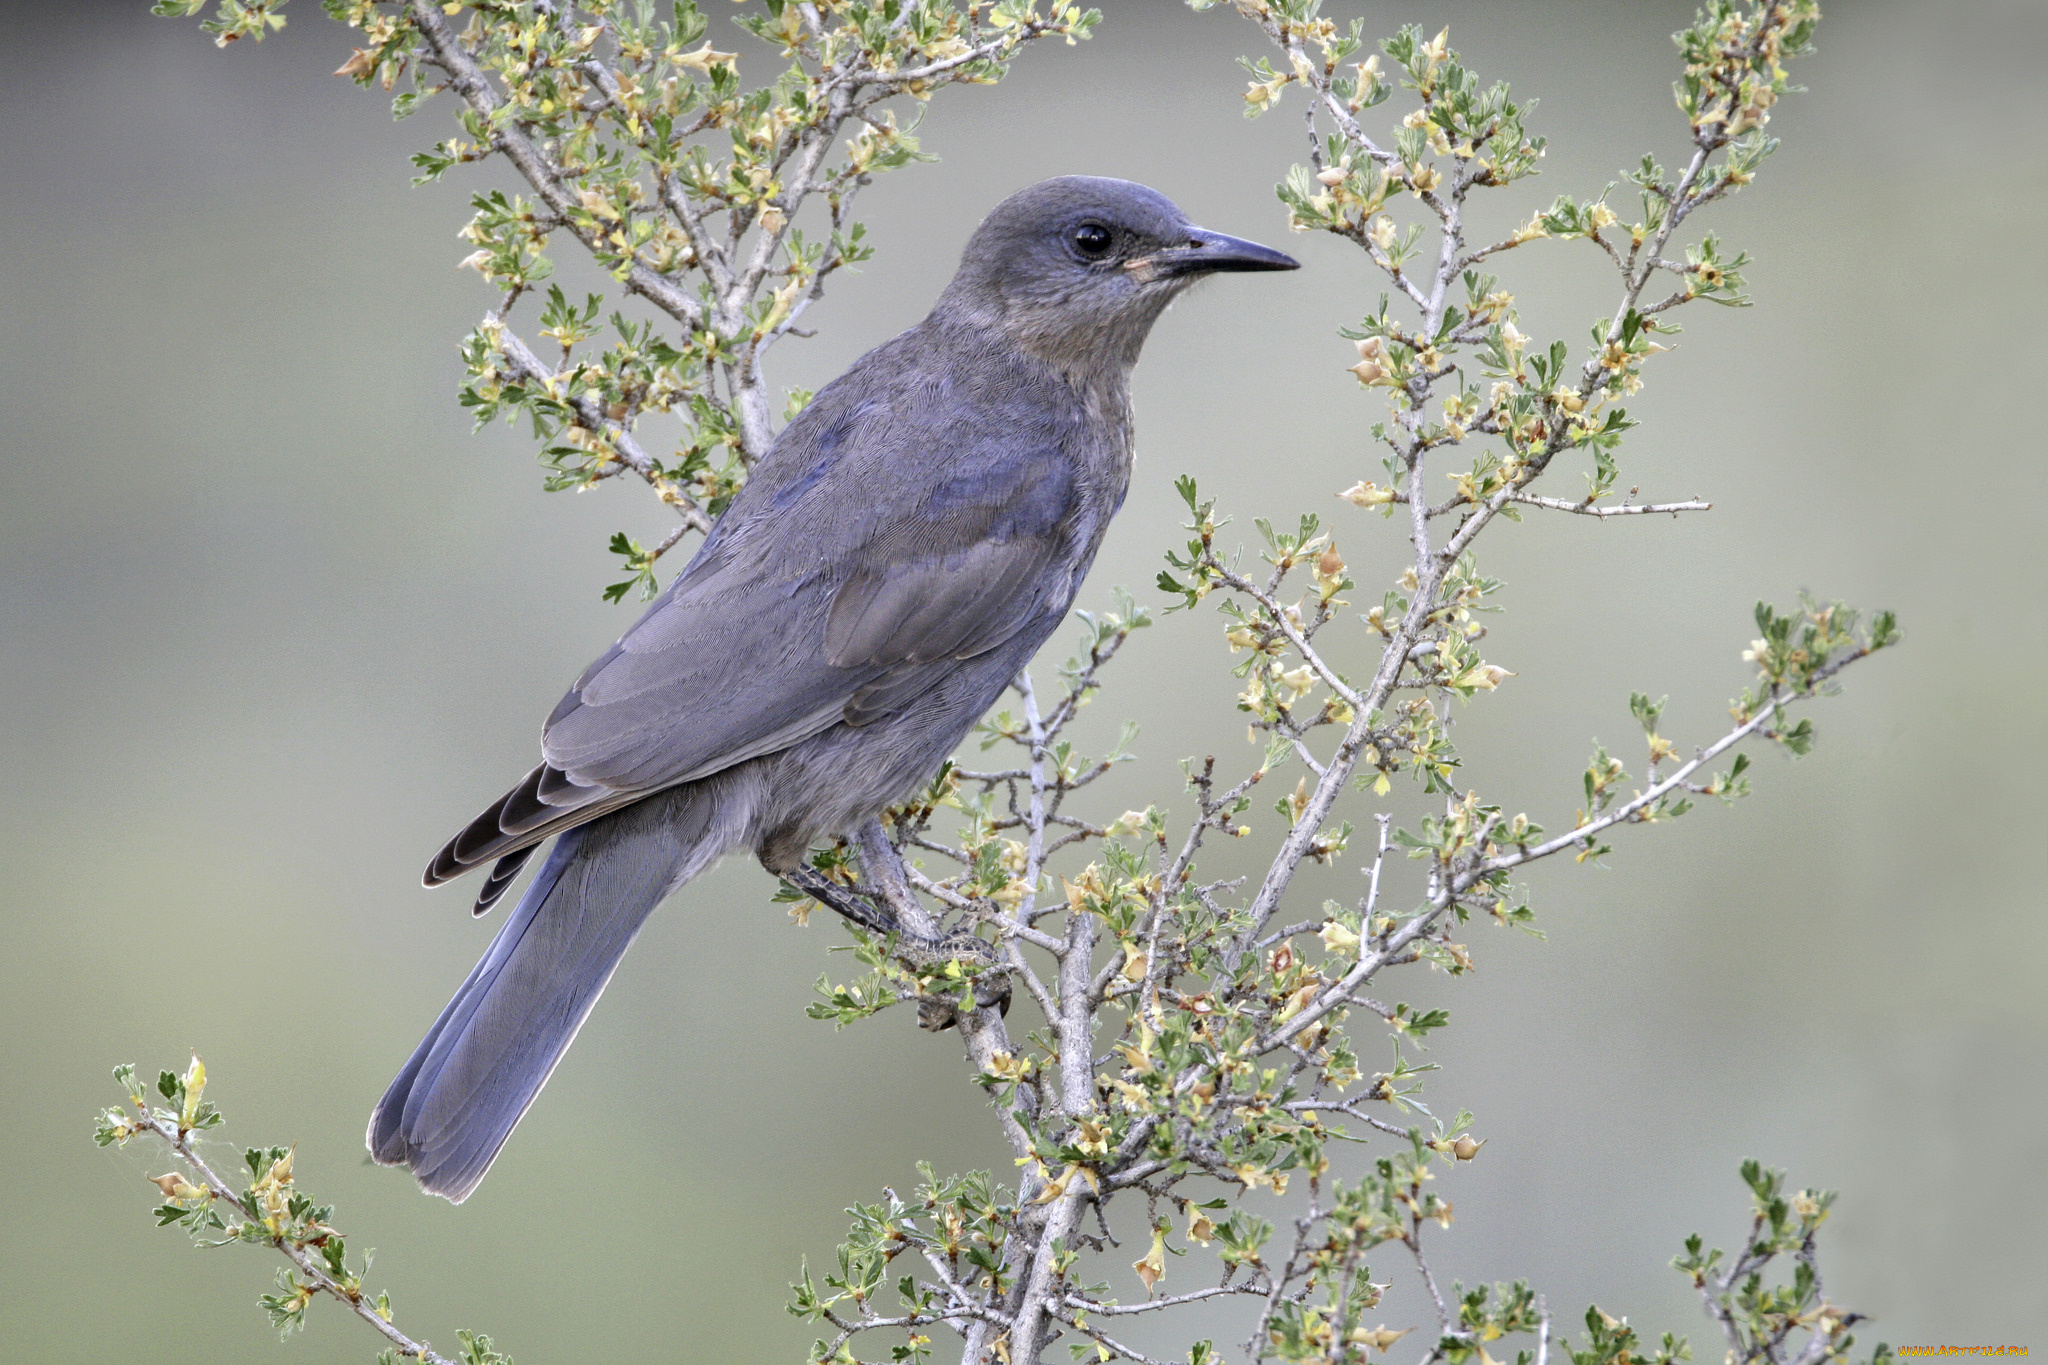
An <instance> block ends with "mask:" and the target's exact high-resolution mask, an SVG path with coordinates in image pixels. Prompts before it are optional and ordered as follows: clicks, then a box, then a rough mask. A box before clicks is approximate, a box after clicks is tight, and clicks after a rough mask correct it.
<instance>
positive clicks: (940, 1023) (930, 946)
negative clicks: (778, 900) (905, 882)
mask: <svg viewBox="0 0 2048 1365" xmlns="http://www.w3.org/2000/svg"><path fill="white" fill-rule="evenodd" d="M783 880H784V881H787V882H788V883H789V884H790V885H791V886H794V887H795V888H796V889H797V890H799V891H801V892H803V893H804V894H805V895H806V896H809V897H810V898H811V899H812V900H814V901H816V902H818V903H819V904H820V905H822V906H824V907H825V908H826V909H827V910H830V911H832V912H833V913H834V914H836V915H838V916H840V917H841V918H842V919H845V920H847V921H848V922H850V923H853V924H857V925H859V926H860V927H861V928H863V929H866V930H867V931H868V932H869V933H873V934H880V935H883V936H884V937H893V939H894V940H895V956H896V957H897V959H898V960H900V961H902V962H904V963H905V964H907V965H908V966H910V967H912V968H916V969H924V970H930V969H933V968H939V969H943V968H945V967H947V966H948V965H950V964H952V963H956V962H957V963H960V964H962V965H963V966H965V967H967V968H968V969H969V970H968V971H967V973H966V977H967V979H968V980H971V981H972V982H973V986H974V1003H975V1005H976V1006H977V1007H979V1008H983V1009H986V1008H988V1007H989V1006H991V1005H992V1006H994V1007H995V1008H996V1009H997V1011H999V1012H1000V1013H1003V1014H1008V1013H1009V1010H1010V980H1009V976H1008V975H1007V973H1006V972H1005V971H1004V970H1003V965H1002V959H1001V958H1000V957H998V956H997V954H996V950H995V949H994V948H992V947H990V946H989V944H988V942H987V941H986V940H984V939H981V938H979V937H977V936H975V935H974V934H972V933H969V932H967V931H966V930H964V929H958V930H955V931H953V932H951V933H918V932H917V931H915V930H913V929H912V928H911V927H910V926H908V925H906V924H904V923H903V921H902V919H901V918H900V917H898V915H897V914H896V912H895V911H894V910H892V909H891V908H890V907H889V906H888V904H887V903H886V902H885V901H884V900H883V899H882V898H881V897H880V896H879V895H874V894H870V893H868V892H866V891H860V890H856V889H855V888H853V887H851V886H847V885H846V884H845V883H843V882H836V881H833V880H832V879H831V878H830V877H827V876H826V875H824V874H823V873H822V872H819V871H818V870H817V869H816V868H813V867H811V866H810V865H808V864H804V865H801V866H799V867H797V868H796V869H795V870H794V871H792V872H787V873H784V874H783ZM960 1003H961V1002H960V1001H959V1000H958V999H957V998H956V997H955V996H954V995H952V994H923V995H920V996H918V1001H917V1021H918V1024H919V1026H920V1027H922V1028H927V1029H930V1030H932V1031H933V1032H937V1031H939V1030H942V1029H948V1028H951V1027H953V1025H954V1024H956V1023H958V1022H959V1006H960Z"/></svg>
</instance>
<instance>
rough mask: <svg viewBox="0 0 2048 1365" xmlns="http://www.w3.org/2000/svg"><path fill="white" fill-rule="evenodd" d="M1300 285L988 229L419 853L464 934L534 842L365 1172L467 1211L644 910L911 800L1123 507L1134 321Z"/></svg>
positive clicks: (1240, 263)
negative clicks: (1198, 284) (467, 918)
mask: <svg viewBox="0 0 2048 1365" xmlns="http://www.w3.org/2000/svg"><path fill="white" fill-rule="evenodd" d="M1296 266H1297V263H1296V262H1295V261H1294V260H1292V259H1291V258H1289V257H1287V256H1285V255H1283V254H1281V253H1280V252H1278V251H1274V250H1272V249H1271V248H1268V247H1263V246H1259V245H1257V244H1256V243H1253V242H1247V241H1241V240H1239V239H1237V238H1235V237H1226V236H1224V235H1222V234H1221V233H1216V232H1210V231H1208V230H1206V229H1204V228H1199V227H1195V226H1193V225H1192V224H1190V223H1189V222H1188V220H1187V218H1186V216H1185V215H1183V214H1182V213H1181V211H1180V210H1179V209H1177V208H1175V207H1174V205H1173V204H1172V203H1171V202H1169V201H1168V200H1167V199H1166V198H1165V197H1164V196H1162V195H1160V194H1158V193H1156V192H1155V191H1153V190H1150V189H1147V188H1145V187H1144V186H1142V185H1137V184H1133V183H1131V182H1129V181H1124V180H1106V179H1095V178H1090V177H1081V176H1067V177H1062V178H1060V179H1057V180H1048V181H1045V182H1044V183H1042V184H1038V185H1034V186H1032V187H1031V188H1029V189H1026V190H1023V191H1021V192H1019V193H1017V194H1015V195H1013V196H1011V197H1010V198H1009V199H1006V200H1004V201H1003V202H1002V203H1001V204H1000V205H998V206H997V207H996V209H995V211H994V212H993V213H991V214H990V215H989V216H988V218H987V220H986V221H984V222H983V223H982V225H981V226H980V228H979V229H977V230H976V232H975V233H974V235H973V237H972V238H971V239H970V240H969V241H968V243H967V249H966V252H965V253H964V255H963V256H962V259H961V262H960V268H959V270H958V272H957V273H956V274H955V275H954V277H953V280H952V283H951V284H950V285H948V286H947V288H946V290H945V292H944V293H943V294H941V295H940V297H939V300H938V303H937V305H936V306H935V307H934V308H933V309H932V312H931V315H930V316H929V317H927V318H926V319H925V320H924V321H923V322H921V323H919V324H918V325H917V326H915V327H913V328H911V329H910V330H909V331H907V332H904V333H903V334H902V335H901V336H898V337H897V338H895V339H894V340H893V341H889V342H886V343H884V344H883V345H881V346H878V347H877V348H875V349H874V350H872V351H870V352H868V353H867V354H866V355H864V356H862V357H861V358H860V359H859V360H857V361H855V362H854V364H853V366H852V367H851V368H850V369H848V370H847V372H846V373H845V374H843V375H841V376H840V377H839V378H838V379H836V380H834V381H833V382H832V383H830V384H828V385H827V386H826V387H825V388H823V389H822V390H820V391H819V393H818V394H817V396H816V397H815V398H813V399H812V400H811V402H810V404H809V406H807V407H806V408H804V410H803V411H802V412H801V413H800V414H799V415H798V416H797V417H796V418H795V420H793V421H792V422H791V423H790V424H789V426H788V427H787V428H786V429H784V430H783V432H782V433H781V434H780V435H779V436H778V437H777V438H776V440H775V442H774V445H773V447H772V448H771V449H770V450H769V451H768V453H767V455H766V456H764V457H763V458H762V460H761V461H760V463H759V464H758V465H757V467H756V468H755V469H754V471H753V475H752V477H751V479H750V480H749V482H748V483H747V485H746V487H745V488H744V489H743V490H742V491H741V492H740V493H739V495H738V496H737V497H735V498H734V499H733V501H732V504H731V506H730V507H729V508H728V509H727V510H726V512H725V515H724V516H722V517H721V518H720V519H719V521H718V523H717V525H716V526H715V527H714V528H713V530H712V532H711V534H710V536H709V537H708V538H707V539H706V541H705V542H704V545H703V548H702V549H700V550H699V551H698V553H697V555H696V557H695V558H694V559H692V560H691V561H690V563H689V565H688V566H687V567H686V568H685V569H684V570H683V571H682V573H681V574H679V575H678V576H677V577H676V579H675V581H674V582H673V583H671V584H670V585H669V587H668V588H667V590H666V591H664V592H663V593H662V594H661V596H660V598H659V599H658V600H657V601H656V602H655V603H654V604H653V605H652V606H651V607H649V608H648V610H647V613H646V614H645V615H644V616H642V617H641V618H640V619H639V620H638V621H636V622H635V623H634V624H633V626H632V628H631V629H629V630H628V631H627V632H626V633H625V634H624V635H622V636H620V637H619V640H618V643H616V644H614V645H613V646H612V647H611V648H610V649H608V650H606V651H605V652H604V654H603V655H602V656H600V657H599V658H598V660H597V661H596V662H595V663H593V664H591V666H590V667H589V668H588V669H586V670H585V671H584V673H583V676H582V677H581V678H579V679H577V681H576V685H575V686H574V687H572V688H570V689H569V693H568V695H567V696H565V697H563V698H562V701H561V704H560V705H558V706H557V707H555V709H554V713H553V714H552V715H550V716H549V717H548V719H547V724H546V726H545V728H544V729H543V732H542V741H541V755H542V760H543V761H542V762H541V764H540V766H539V767H537V768H535V769H534V770H533V771H532V772H530V773H528V774H527V775H526V778H525V780H523V781H522V782H520V783H519V785H518V786H516V787H514V788H513V789H512V790H511V791H510V792H508V793H507V794H506V795H505V796H504V797H503V798H502V799H500V800H499V801H497V802H495V803H493V804H492V806H491V807H490V809H489V810H487V811H485V812H484V813H483V814H482V815H480V816H478V817H477V819H476V820H475V821H474V822H472V823H471V824H470V826H469V827H468V828H467V829H465V830H463V831H462V833H460V834H458V835H457V836H456V837H455V838H454V839H453V840H452V841H450V842H449V844H448V846H447V847H446V848H444V849H442V850H441V852H440V853H439V854H438V855H437V856H436V857H435V858H434V861H433V864H432V865H431V866H430V867H429V868H428V870H427V875H426V882H427V885H429V886H434V885H438V884H439V883H442V882H445V881H448V880H449V879H451V878H453V877H457V876H460V875H461V874H462V873H464V872H466V871H468V870H469V869H471V868H473V867H480V866H483V865H484V864H486V863H492V864H495V866H493V868H492V870H491V872H490V875H489V877H488V878H487V879H486V881H485V883H484V886H483V890H482V892H481V894H480V895H479V896H478V898H477V902H476V910H477V913H478V914H482V913H483V912H484V911H485V910H487V909H489V908H490V907H491V905H492V904H493V903H494V902H496V901H497V900H498V898H499V897H501V896H503V895H504V894H505V891H506V889H507V888H508V887H509V886H510V885H511V883H512V881H513V879H514V878H515V877H516V876H517V875H518V873H519V870H520V867H521V866H522V864H524V863H525V861H526V860H527V858H528V856H529V855H530V854H531V853H532V852H533V850H534V848H535V847H536V846H538V845H539V844H541V843H543V842H544V841H546V840H547V839H548V838H549V837H550V836H552V835H560V836H561V837H560V839H559V840H558V841H557V842H556V844H555V846H554V849H553V851H552V852H551V853H550V854H549V855H548V858H547V860H546V861H545V862H544V863H543V864H542V865H541V869H540V871H539V873H538V874H537V875H536V876H535V877H534V879H533V882H532V884H531V885H529V886H528V888H527V890H526V894H525V895H524V896H523V897H522V898H521V899H520V901H519V904H518V908H517V909H515V910H514V911H513V912H512V915H511V918H510V920H509V922H507V923H506V925H505V927H504V928H503V929H502V930H501V931H500V932H499V934H498V936H497V938H496V939H495V940H494V941H493V942H492V943H491V946H490V950H489V951H488V952H486V953H485V954H484V958H483V960H482V961H481V962H479V963H478V964H477V965H476V969H475V970H474V971H472V972H471V973H470V974H469V979H468V980H467V981H464V982H463V983H462V987H461V989H459V990H457V991H456V993H455V998H454V999H453V1000H451V1001H449V1003H448V1007H447V1008H446V1009H444V1010H443V1011H442V1012H441V1017H440V1018H439V1019H437V1020H436V1021H435V1022H434V1026H433V1028H432V1029H431V1030H430V1031H429V1032H428V1034H427V1036H426V1039H425V1040H424V1041H423V1042H421V1044H420V1045H419V1049H418V1050H417V1051H416V1052H414V1053H413V1055H412V1059H411V1060H410V1061H408V1062H407V1063H406V1064H405V1068H404V1069H403V1070H402V1071H400V1072H399V1073H398V1078H397V1079H396V1080H394V1081H393V1082H392V1083H391V1087H390V1089H389V1090H387V1091H386V1092H385V1094H384V1098H383V1100H382V1101H381V1102H380V1103H379V1104H378V1105H377V1109H376V1112H375V1113H374V1114H372V1115H371V1117H370V1128H369V1137H368V1142H369V1148H370V1152H371V1154H372V1155H373V1156H374V1157H375V1158H376V1159H377V1160H378V1161H379V1162H382V1163H384V1164H386V1165H406V1166H410V1167H411V1168H412V1170H413V1173H414V1174H415V1175H416V1176H417V1177H418V1179H419V1182H420V1184H421V1185H422V1186H423V1187H424V1188H425V1189H427V1190H428V1191H430V1192H432V1193H434V1194H439V1195H443V1196H446V1197H447V1198H448V1199H451V1200H453V1201H455V1202H458V1203H459V1202H461V1201H462V1200H463V1199H465V1198H467V1197H468V1196H469V1194H470V1192H471V1191H472V1190H474V1189H475V1188H476V1186H477V1182H478V1181H480V1180H482V1179H483V1176H484V1173H485V1172H486V1171H487V1170H489V1169H490V1165H491V1163H492V1161H493V1160H495V1159H496V1157H497V1155H498V1151H499V1149H500V1148H501V1147H502V1146H503V1145H504V1143H505V1139H506V1138H507V1137H508V1136H509V1135H510V1134H511V1132H512V1129H513V1126H514V1125H515V1124H517V1123H518V1122H519V1119H520V1116H521V1115H523V1114H524V1113H525V1112H526V1109H527V1107H528V1106H529V1105H531V1104H532V1103H533V1100H534V1096H535V1095H537V1094H538V1093H539V1092H540V1089H541V1087H542V1085H544V1084H545V1083H546V1081H547V1078H548V1074H549V1073H550V1072H551V1071H552V1070H553V1069H554V1066H555V1064H556V1063H557V1062H558V1061H560V1060H561V1057H562V1054H563V1052H565V1051H566V1050H567V1049H568V1046H569V1043H570V1041H571V1040H572V1039H573V1038H574V1037H575V1035H576V1030H577V1029H578V1028H579V1027H581V1025H582V1023H583V1020H584V1018H585V1016H586V1015H588V1014H589V1012H590V1008H591V1006H592V1005H593V1004H595V1003H596V1001H597V997H598V995H599V994H600V993H601V992H602V991H603V990H604V987H605V983H606V982H607V981H608V980H610V978H611V974H612V972H613V970H614V969H615V968H616V967H617V966H618V964H619V960H620V958H621V957H622V956H623V955H624V954H625V951H626V948H627V946H628V945H629V944H631V942H632V940H633V936H634V935H635V934H636V933H638V932H639V929H640V926H641V924H642V923H643V922H645V920H646V918H647V915H648V913H649V912H650V911H651V910H653V909H654V907H655V905H656V904H658V903H659V902H660V901H661V900H662V899H663V898H664V897H665V896H667V895H668V894H669V893H670V892H672V891H674V890H676V888H678V887H680V886H681V885H682V884H683V883H685V882H687V881H689V880H690V879H691V878H692V877H695V876H696V875H697V874H698V873H700V872H702V871H704V870H705V869H706V868H708V867H710V866H711V864H712V863H714V862H715V861H717V859H718V858H719V857H720V856H721V855H723V854H725V853H728V852H731V851H734V850H737V849H749V850H752V851H753V852H754V853H755V854H756V855H757V856H758V857H759V858H760V860H761V862H762V864H763V865H764V866H766V867H767V868H768V869H769V870H770V871H772V872H775V873H777V874H780V875H782V876H785V877H789V878H792V879H793V880H798V881H799V884H800V885H808V884H809V883H808V882H807V881H805V880H802V874H803V873H804V872H807V871H808V870H807V869H804V867H803V860H804V856H805V854H806V852H807V851H808V850H809V848H810V847H811V845H812V844H813V843H814V842H816V841H818V840H821V839H826V838H832V837H837V836H840V835H844V834H850V833H853V832H854V831H856V830H857V829H859V828H860V827H861V826H862V825H863V824H864V823H865V822H868V821H871V820H873V819H874V817H875V816H876V815H877V814H878V813H880V812H881V811H882V810H884V809H886V808H887V807H888V806H890V805H892V804H894V803H895V802H897V801H900V800H902V799H903V798H904V797H905V796H907V795H908V794H909V793H910V792H911V791H913V790H914V789H915V788H916V787H917V786H918V785H919V784H920V783H922V782H924V781H927V780H929V778H930V777H931V775H932V773H933V772H934V771H935V770H936V769H937V768H938V765H939V764H940V762H941V761H943V760H944V759H945V757H946V756H947V755H948V754H949V753H951V752H952V750H953V748H954V747H955V746H956V745H957V744H958V743H959V742H960V741H961V739H962V738H963V737H964V736H965V735H966V733H967V731H968V729H969V728H970V727H971V726H972V725H973V724H974V722H975V720H976V719H978V718H979V717H980V716H981V714H982V713H983V712H984V711H985V710H987V709H988V707H989V706H991V705H992V704H993V703H994V702H995V701H996V699H997V697H999V696H1000V695H1001V694H1002V691H1003V689H1004V687H1005V686H1007V685H1008V684H1009V682H1010V680H1011V679H1012V678H1013V677H1015V676H1016V674H1017V671H1018V670H1019V669H1021V668H1022V667H1023V666H1024V665H1025V663H1026V662H1028V661H1029V660H1030V658H1031V656H1032V654H1033V653H1034V652H1035V651H1036V650H1037V649H1038V647H1039V645H1040V644H1042V643H1043V642H1044V641H1045V639H1046V637H1047V636H1048V635H1050V634H1051V633H1052V631H1053V630H1054V629H1055V628H1056V627H1057V626H1058V624H1059V623H1060V621H1061V620H1062V619H1063V618H1064V617H1065V616H1066V614H1067V611H1068V608H1069V607H1070V606H1071V605H1072V603H1073V600H1074V594H1075V592H1076V591H1077V590H1078V588H1079V587H1080V583H1081V579H1082V576H1083V575H1085V574H1086V573H1087V572H1088V566H1089V564H1090V563H1091V562H1092V561H1093V560H1094V558H1095V551H1096V548H1097V547H1098V546H1099V545H1100V544H1101V543H1102V536H1103V532H1104V531H1105V530H1106V529H1107V527H1108V525H1109V520H1110V517H1111V516H1112V515H1113V514H1114V513H1115V512H1116V510H1117V508H1118V507H1119V506H1120V505H1121V504H1122V502H1123V499H1124V492H1125V490H1126V488H1127V487H1128V485H1129V482H1130V474H1131V413H1130V398H1129V388H1128V379H1129V375H1130V371H1131V367H1132V366H1133V365H1134V364H1135V363H1136V362H1137V359H1138V351H1139V348H1140V347H1141V346H1142V345H1143V344H1144V341H1145V337H1146V334H1147V333H1148V332H1149V331H1150V330H1151V328H1152V324H1153V322H1154V321H1155V320H1157V318H1158V317H1159V315H1160V313H1161V312H1162V311H1163V310H1164V309H1165V308H1166V306H1167V304H1168V303H1170V302H1171V301H1172V300H1173V298H1174V297H1175V296H1176V295H1178V294H1179V293H1180V292H1181V291H1182V290H1184V289H1186V288H1187V286H1188V285H1189V284H1190V283H1191V282H1193V281H1195V280H1197V279H1199V278H1201V277H1203V276H1205V275H1208V274H1211V273H1214V272H1217V271H1248V270H1292V269H1295V268H1296ZM813 875H814V874H813ZM834 908H835V909H839V910H841V912H842V913H852V912H851V911H849V910H848V908H847V906H846V905H845V904H843V903H835V904H834ZM877 913H886V912H877ZM869 922H870V923H873V922H874V921H873V920H870V921H869ZM875 927H882V928H890V927H894V926H893V925H890V924H888V923H886V922H885V923H881V924H877V925H876V926H875Z"/></svg>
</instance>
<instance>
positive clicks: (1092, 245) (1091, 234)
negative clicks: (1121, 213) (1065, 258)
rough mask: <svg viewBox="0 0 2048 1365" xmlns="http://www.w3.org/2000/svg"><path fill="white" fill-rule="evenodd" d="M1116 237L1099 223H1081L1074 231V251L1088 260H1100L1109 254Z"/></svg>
mask: <svg viewBox="0 0 2048 1365" xmlns="http://www.w3.org/2000/svg"><path fill="white" fill-rule="evenodd" d="M1115 241H1116V237H1115V236H1114V235H1113V234H1112V233H1111V232H1110V230H1109V229H1108V228H1106V227H1104V226H1103V225H1102V224H1100V223H1083V224H1081V226H1079V227H1077V228H1075V229H1074V250H1076V251H1078V252H1080V253H1081V254H1082V255H1083V256H1086V257H1087V258H1088V259H1090V260H1100V259H1101V258H1102V257H1103V256H1106V255H1107V254H1109V248H1110V246H1111V244H1113V243H1114V242H1115Z"/></svg>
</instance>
